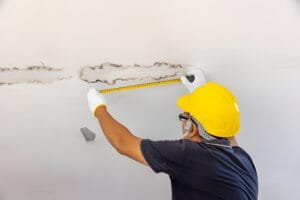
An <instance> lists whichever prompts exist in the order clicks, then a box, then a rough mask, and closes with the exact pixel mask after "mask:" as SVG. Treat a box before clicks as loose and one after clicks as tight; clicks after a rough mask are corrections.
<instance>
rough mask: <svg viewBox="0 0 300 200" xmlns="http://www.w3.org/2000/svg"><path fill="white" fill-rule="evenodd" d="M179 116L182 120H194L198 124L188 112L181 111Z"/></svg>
mask: <svg viewBox="0 0 300 200" xmlns="http://www.w3.org/2000/svg"><path fill="white" fill-rule="evenodd" d="M178 118H179V120H180V121H185V120H192V122H193V123H194V124H196V125H197V123H196V121H195V120H194V119H193V118H192V116H190V115H189V114H188V113H180V114H179V115H178Z"/></svg>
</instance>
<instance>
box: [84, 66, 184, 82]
mask: <svg viewBox="0 0 300 200" xmlns="http://www.w3.org/2000/svg"><path fill="white" fill-rule="evenodd" d="M182 71H183V67H182V65H180V64H171V63H167V62H155V63H153V64H152V65H150V66H143V65H137V64H134V65H127V66H126V65H119V64H114V63H109V62H107V63H102V64H100V65H94V66H86V67H83V68H82V69H81V70H80V72H79V78H80V79H81V80H82V81H85V82H87V83H104V84H107V85H114V84H116V83H117V82H127V81H145V82H146V81H151V80H152V81H161V80H168V79H172V78H175V77H178V74H179V73H181V72H182Z"/></svg>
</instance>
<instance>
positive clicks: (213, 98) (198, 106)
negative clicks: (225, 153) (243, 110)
mask: <svg viewBox="0 0 300 200" xmlns="http://www.w3.org/2000/svg"><path fill="white" fill-rule="evenodd" d="M176 104H177V106H178V107H179V108H180V109H181V110H183V111H184V112H188V113H190V115H191V116H192V117H193V118H195V119H196V120H197V121H198V122H199V123H200V124H201V125H202V126H203V128H204V130H205V131H206V132H207V133H209V134H211V135H214V136H217V137H224V138H225V137H232V136H234V135H235V134H237V132H238V131H239V129H240V122H239V108H238V105H237V100H236V98H235V97H234V96H233V94H232V93H231V92H230V91H229V90H228V89H226V88H225V87H223V86H221V85H219V84H217V83H214V82H207V83H205V84H204V85H202V86H200V87H198V88H196V89H195V90H194V91H193V92H192V93H189V94H186V95H183V96H181V97H179V98H178V99H177V101H176Z"/></svg>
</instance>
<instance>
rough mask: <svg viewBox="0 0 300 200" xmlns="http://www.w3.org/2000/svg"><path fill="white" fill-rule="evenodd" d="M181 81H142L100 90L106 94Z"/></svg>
mask: <svg viewBox="0 0 300 200" xmlns="http://www.w3.org/2000/svg"><path fill="white" fill-rule="evenodd" d="M179 82H181V80H180V79H171V80H165V81H158V82H150V83H142V84H136V85H130V86H124V87H116V88H110V89H104V90H99V92H100V93H102V94H106V93H111V92H119V91H125V90H132V89H138V88H145V87H153V86H160V85H168V84H173V83H179Z"/></svg>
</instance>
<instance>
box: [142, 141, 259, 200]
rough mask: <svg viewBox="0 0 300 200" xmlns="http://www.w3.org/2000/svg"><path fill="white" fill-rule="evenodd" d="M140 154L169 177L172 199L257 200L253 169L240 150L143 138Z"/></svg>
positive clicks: (199, 143) (151, 165) (256, 186)
mask: <svg viewBox="0 0 300 200" xmlns="http://www.w3.org/2000/svg"><path fill="white" fill-rule="evenodd" d="M141 151H142V153H143V155H144V158H145V160H146V161H147V163H148V164H149V166H150V167H151V168H152V169H153V171H154V172H156V173H158V172H164V173H167V174H168V175H169V177H170V179H171V185H172V199H173V200H185V199H186V200H215V199H218V200H220V199H224V200H227V199H228V200H255V199H257V194H258V182H257V174H256V169H255V166H254V164H253V162H252V160H251V158H250V156H249V155H248V154H247V153H246V152H245V151H244V150H243V149H242V148H240V147H237V146H235V147H222V146H216V145H212V144H207V143H204V142H194V141H190V140H187V139H181V140H174V141H152V140H148V139H144V140H142V142H141Z"/></svg>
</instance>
